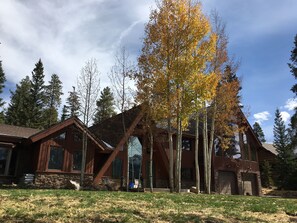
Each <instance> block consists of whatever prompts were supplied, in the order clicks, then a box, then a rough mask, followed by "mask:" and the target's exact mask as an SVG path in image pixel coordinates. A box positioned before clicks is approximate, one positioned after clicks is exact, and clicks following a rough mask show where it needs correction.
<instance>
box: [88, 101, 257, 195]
mask: <svg viewBox="0 0 297 223" xmlns="http://www.w3.org/2000/svg"><path fill="white" fill-rule="evenodd" d="M241 115H242V119H244V120H245V122H244V123H242V125H245V131H244V133H238V134H237V135H236V136H235V137H234V139H235V143H234V144H233V147H234V148H231V149H229V150H227V151H222V150H221V149H220V147H219V144H216V143H215V145H214V150H213V158H212V177H213V178H212V190H213V191H215V192H217V193H223V194H244V195H260V194H261V181H260V171H259V162H258V161H259V159H258V151H259V150H260V148H261V147H262V145H261V143H260V141H259V140H258V139H257V137H256V136H255V134H254V133H253V131H252V128H251V126H250V125H249V123H248V122H247V120H246V119H245V117H244V115H243V113H241ZM123 120H125V121H124V123H125V128H126V129H127V131H126V134H124V131H123ZM90 131H91V132H93V133H94V134H95V135H96V136H97V138H100V139H102V140H103V141H105V142H107V143H109V144H110V145H112V146H113V147H114V148H115V149H114V151H113V152H112V154H111V156H110V157H109V158H110V159H108V160H107V161H106V163H105V164H104V165H106V166H105V169H101V170H100V171H99V172H98V174H97V175H96V176H95V178H94V182H95V183H97V182H99V181H100V179H102V178H103V177H111V178H112V179H114V177H115V176H113V175H112V173H114V172H116V170H115V168H118V166H119V165H116V163H118V164H122V165H120V169H118V171H119V172H120V173H121V174H122V175H121V176H122V177H126V176H127V167H128V165H127V160H128V159H127V155H128V154H127V153H129V154H131V155H129V160H131V158H133V156H135V152H133V150H132V149H133V148H134V147H138V149H137V151H138V155H141V156H142V164H141V165H140V168H141V170H140V172H141V173H142V175H141V177H139V176H137V175H136V176H135V174H134V178H137V179H138V180H142V181H143V184H144V187H148V186H149V172H148V169H149V168H148V167H149V154H150V149H149V146H148V141H149V139H148V135H147V132H146V131H145V128H144V123H143V119H142V116H141V110H140V108H139V107H136V108H133V109H131V110H129V111H127V112H125V113H123V114H119V115H117V116H114V117H112V118H110V119H107V120H105V121H103V122H102V123H100V124H97V125H95V126H92V127H91V128H90ZM154 137H155V139H154V145H153V147H154V148H153V183H154V187H160V188H164V187H165V188H168V187H169V145H168V139H167V132H166V129H165V128H163V127H161V126H160V125H159V126H158V125H155V128H154ZM175 140H176V138H175V135H174V136H173V141H174V145H175ZM201 141H202V140H200V142H201ZM125 142H126V143H127V147H128V150H126V154H123V152H124V151H125V150H123V146H124V144H125ZM135 142H136V143H135ZM139 148H140V149H139ZM199 148H200V150H199V163H200V165H199V169H200V173H201V175H202V176H201V177H202V180H201V188H202V189H203V181H204V176H203V172H204V171H203V170H204V165H203V151H202V145H199ZM182 149H183V152H182V167H181V175H182V188H190V187H191V186H193V185H195V153H194V131H193V130H191V128H190V129H189V131H186V132H184V133H183V139H182ZM129 150H132V151H129ZM231 151H232V152H231ZM174 155H175V148H174ZM130 166H131V164H130ZM132 168H133V167H132ZM134 169H135V168H134ZM131 174H132V173H131V171H130V176H131ZM119 177H120V176H119V175H118V178H119ZM130 179H131V180H132V179H133V178H132V177H130Z"/></svg>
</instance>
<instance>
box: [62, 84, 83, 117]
mask: <svg viewBox="0 0 297 223" xmlns="http://www.w3.org/2000/svg"><path fill="white" fill-rule="evenodd" d="M72 88H73V90H72V91H70V92H69V96H68V98H67V99H66V103H67V106H66V107H65V109H66V108H67V109H69V112H70V114H69V117H73V116H79V109H80V101H79V96H78V94H77V92H76V91H75V87H74V86H72Z"/></svg>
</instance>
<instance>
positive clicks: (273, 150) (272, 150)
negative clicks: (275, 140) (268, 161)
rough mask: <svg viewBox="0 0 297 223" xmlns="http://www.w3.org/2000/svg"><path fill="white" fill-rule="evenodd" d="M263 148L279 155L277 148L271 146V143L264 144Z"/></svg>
mask: <svg viewBox="0 0 297 223" xmlns="http://www.w3.org/2000/svg"><path fill="white" fill-rule="evenodd" d="M262 146H263V147H264V148H265V149H266V150H268V151H269V152H271V153H273V154H275V155H277V151H276V148H275V147H274V146H273V144H269V143H262Z"/></svg>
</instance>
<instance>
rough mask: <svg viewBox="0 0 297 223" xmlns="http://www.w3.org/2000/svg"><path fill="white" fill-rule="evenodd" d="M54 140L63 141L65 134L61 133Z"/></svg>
mask: <svg viewBox="0 0 297 223" xmlns="http://www.w3.org/2000/svg"><path fill="white" fill-rule="evenodd" d="M54 139H56V140H65V139H66V132H63V133H61V134H60V135H58V136H56V137H55V138H54Z"/></svg>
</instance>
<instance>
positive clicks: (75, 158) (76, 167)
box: [72, 150, 82, 170]
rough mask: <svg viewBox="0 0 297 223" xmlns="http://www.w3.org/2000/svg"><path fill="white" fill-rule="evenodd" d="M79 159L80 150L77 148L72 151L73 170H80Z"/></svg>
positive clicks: (80, 158)
mask: <svg viewBox="0 0 297 223" xmlns="http://www.w3.org/2000/svg"><path fill="white" fill-rule="evenodd" d="M81 160H82V152H81V150H77V151H74V152H73V165H72V169H73V170H81Z"/></svg>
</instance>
